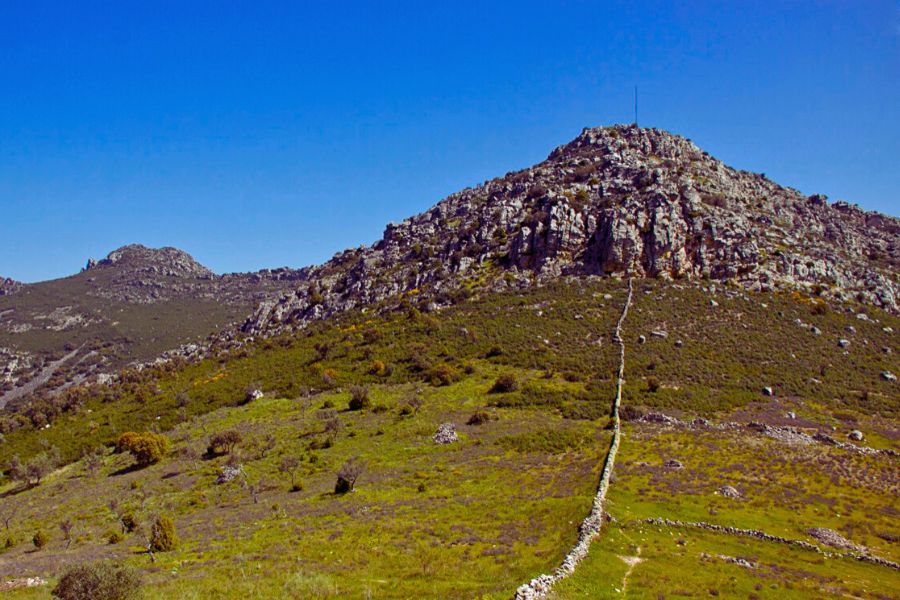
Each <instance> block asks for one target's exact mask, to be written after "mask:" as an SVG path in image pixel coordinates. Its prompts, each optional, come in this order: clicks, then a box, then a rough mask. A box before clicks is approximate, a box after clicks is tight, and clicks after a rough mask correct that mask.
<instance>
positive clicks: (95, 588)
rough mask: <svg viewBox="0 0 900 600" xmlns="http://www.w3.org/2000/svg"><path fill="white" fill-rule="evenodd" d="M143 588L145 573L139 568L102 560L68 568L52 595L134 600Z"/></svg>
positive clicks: (76, 599)
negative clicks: (140, 571)
mask: <svg viewBox="0 0 900 600" xmlns="http://www.w3.org/2000/svg"><path fill="white" fill-rule="evenodd" d="M140 587H141V576H140V573H138V571H136V570H135V569H133V568H131V567H127V566H125V565H122V564H117V563H112V562H98V563H93V564H82V565H75V566H72V567H69V568H68V569H66V571H65V573H63V576H62V577H61V578H60V579H59V583H57V584H56V587H55V588H53V592H52V594H53V595H54V596H56V597H57V598H61V599H62V600H130V599H132V598H138V597H140Z"/></svg>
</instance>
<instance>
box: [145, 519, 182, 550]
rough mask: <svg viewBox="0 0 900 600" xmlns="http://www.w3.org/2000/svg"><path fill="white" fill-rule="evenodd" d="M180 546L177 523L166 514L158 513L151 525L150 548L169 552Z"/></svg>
mask: <svg viewBox="0 0 900 600" xmlns="http://www.w3.org/2000/svg"><path fill="white" fill-rule="evenodd" d="M177 547H178V535H177V534H176V533H175V523H174V522H173V521H172V519H171V518H169V517H167V516H166V515H158V516H157V517H156V519H155V520H154V521H153V524H152V525H151V526H150V550H151V551H156V552H169V551H170V550H174V549H175V548H177Z"/></svg>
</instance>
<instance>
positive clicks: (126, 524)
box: [119, 512, 138, 533]
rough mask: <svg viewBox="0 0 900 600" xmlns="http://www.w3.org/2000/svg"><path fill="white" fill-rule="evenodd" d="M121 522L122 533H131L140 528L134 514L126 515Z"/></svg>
mask: <svg viewBox="0 0 900 600" xmlns="http://www.w3.org/2000/svg"><path fill="white" fill-rule="evenodd" d="M119 521H120V522H121V523H122V531H124V532H127V533H131V532H133V531H134V530H135V529H137V528H138V520H137V517H135V516H134V514H133V513H130V512H128V513H125V514H124V515H122V516H121V518H120V519H119Z"/></svg>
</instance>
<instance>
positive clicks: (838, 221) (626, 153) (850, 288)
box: [243, 126, 900, 334]
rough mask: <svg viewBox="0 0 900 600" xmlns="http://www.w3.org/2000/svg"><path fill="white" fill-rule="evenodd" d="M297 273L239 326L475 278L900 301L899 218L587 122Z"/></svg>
mask: <svg viewBox="0 0 900 600" xmlns="http://www.w3.org/2000/svg"><path fill="white" fill-rule="evenodd" d="M301 274H302V276H301V280H302V284H301V285H300V286H298V287H297V289H295V290H293V291H291V292H290V293H288V294H286V295H284V296H282V297H281V298H279V299H272V300H269V301H267V302H264V303H263V304H262V305H261V306H260V307H259V309H258V310H257V311H256V313H255V314H254V315H253V316H252V317H251V318H250V319H248V320H247V322H245V323H244V325H243V330H244V331H245V332H247V333H252V334H259V333H267V332H268V333H273V332H279V331H282V330H284V329H286V328H290V327H292V326H297V325H301V326H302V325H304V324H306V323H308V322H310V321H311V320H314V319H318V318H321V317H323V316H328V315H332V314H336V313H338V312H340V311H343V310H346V309H348V308H352V307H355V306H364V305H367V304H371V303H375V302H379V301H382V300H384V299H386V298H389V297H391V296H395V295H397V294H400V293H404V292H409V291H411V290H421V291H426V292H427V293H428V295H429V296H430V297H431V298H433V299H436V300H437V301H438V302H440V301H441V297H442V295H443V297H444V300H446V298H447V294H451V293H452V292H453V291H454V290H459V289H460V288H461V287H466V286H469V287H470V286H471V285H472V284H473V283H476V282H477V284H478V285H482V286H484V285H488V286H490V287H493V288H494V289H504V288H506V287H521V286H524V285H529V284H530V283H531V282H540V281H548V280H551V279H553V278H557V277H560V276H566V275H617V276H625V275H635V276H638V277H658V278H661V279H665V280H680V279H708V280H714V281H721V282H727V283H733V284H737V285H739V286H742V287H745V288H747V289H750V290H757V291H758V290H775V289H785V288H788V289H800V290H803V291H805V292H807V293H811V294H814V295H816V296H820V297H823V298H830V299H835V300H839V301H846V300H852V301H859V302H863V303H866V304H870V305H873V306H878V307H881V308H884V309H886V310H889V311H893V312H896V311H897V310H898V290H900V280H898V277H900V276H898V274H900V220H898V219H896V218H893V217H889V216H886V215H882V214H878V213H874V212H864V211H862V210H860V209H859V208H858V207H856V206H853V205H850V204H847V203H845V202H837V203H834V204H829V203H828V202H827V200H826V198H825V197H824V196H821V195H814V196H810V197H806V196H804V195H802V194H800V193H799V192H797V191H796V190H792V189H789V188H785V187H782V186H780V185H778V184H776V183H774V182H772V181H770V180H769V179H767V178H766V177H765V175H759V174H754V173H750V172H747V171H738V170H735V169H732V168H730V167H728V166H726V165H724V164H723V163H722V162H720V161H719V160H716V159H715V158H713V157H711V156H710V155H709V154H707V153H706V152H703V151H702V150H700V149H699V148H698V147H697V146H696V145H694V144H693V143H692V142H691V141H690V140H687V139H685V138H683V137H679V136H676V135H672V134H670V133H667V132H665V131H660V130H656V129H640V128H637V127H634V126H615V127H604V128H591V129H585V130H584V131H582V133H581V135H579V136H578V137H577V138H576V139H575V140H573V141H572V142H570V143H568V144H565V145H563V146H560V147H558V148H556V149H555V150H554V151H553V152H552V153H551V154H550V156H549V157H548V158H547V160H545V161H544V162H542V163H540V164H538V165H535V166H534V167H531V168H529V169H525V170H522V171H518V172H515V173H509V174H507V175H506V176H504V177H500V178H497V179H494V180H491V181H488V182H486V183H484V184H483V185H479V186H476V187H474V188H469V189H465V190H463V191H461V192H458V193H456V194H453V195H451V196H449V197H447V198H446V199H444V200H442V201H441V202H439V203H438V204H437V205H436V206H434V207H433V208H431V209H430V210H428V211H426V212H424V213H422V214H420V215H417V216H415V217H412V218H410V219H407V220H405V221H403V222H402V223H399V224H391V225H389V226H388V227H387V229H386V230H385V232H384V237H383V238H382V239H381V240H379V241H378V242H376V243H375V244H374V245H372V246H371V247H360V248H356V249H352V250H348V251H346V252H343V253H341V254H339V255H336V256H335V257H334V258H333V259H332V260H330V261H329V262H327V263H325V264H324V265H321V266H319V267H315V268H311V269H305V270H303V271H302V272H301ZM467 282H468V283H467Z"/></svg>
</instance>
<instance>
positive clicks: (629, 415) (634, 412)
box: [619, 404, 644, 421]
mask: <svg viewBox="0 0 900 600" xmlns="http://www.w3.org/2000/svg"><path fill="white" fill-rule="evenodd" d="M643 416H644V411H642V410H641V409H639V408H637V407H636V406H632V405H630V404H626V405H625V406H623V407H621V408H620V409H619V418H620V419H622V420H623V421H637V420H639V419H640V418H641V417H643Z"/></svg>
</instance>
